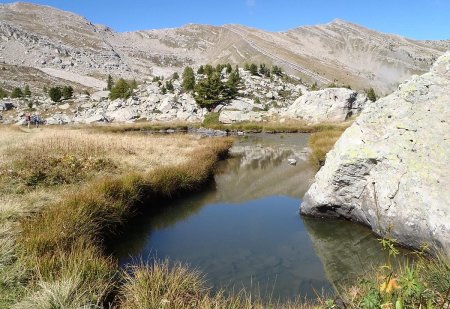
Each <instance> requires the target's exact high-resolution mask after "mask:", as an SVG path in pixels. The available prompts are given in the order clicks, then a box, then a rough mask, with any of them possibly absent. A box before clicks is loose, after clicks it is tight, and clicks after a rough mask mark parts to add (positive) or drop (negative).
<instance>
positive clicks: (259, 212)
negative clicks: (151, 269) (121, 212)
mask: <svg viewBox="0 0 450 309" xmlns="http://www.w3.org/2000/svg"><path fill="white" fill-rule="evenodd" d="M307 138H308V135H307V134H286V135H266V134H255V135H250V136H245V137H242V138H240V139H239V140H238V141H237V142H236V143H235V145H234V146H233V148H232V149H231V154H232V157H231V158H230V159H228V160H226V161H223V162H221V163H220V164H219V167H218V168H217V171H216V174H215V181H214V183H212V184H211V185H209V186H208V187H207V188H206V189H205V190H204V191H203V192H201V193H198V194H193V195H192V196H189V197H187V198H183V199H180V200H177V201H175V202H172V203H171V204H170V205H166V207H165V210H164V211H163V212H161V213H158V214H156V215H155V214H151V215H150V214H148V215H142V216H140V217H139V218H138V219H136V220H135V221H134V222H133V224H131V227H130V229H129V230H127V231H126V232H125V233H124V234H123V235H122V236H121V238H120V239H119V240H118V241H116V242H115V244H114V246H113V251H114V254H115V256H116V257H118V258H119V261H120V263H121V264H122V265H126V264H129V263H136V262H138V261H141V260H143V261H147V260H152V259H154V258H155V257H156V258H158V259H164V258H169V259H170V260H171V261H180V262H182V263H185V264H188V265H189V266H190V267H192V268H195V269H198V270H200V271H201V272H202V273H203V274H205V279H206V280H207V282H208V284H209V285H210V286H211V287H213V288H214V289H219V288H223V289H225V290H226V291H238V290H241V289H242V288H245V289H246V290H247V291H251V292H252V293H256V294H258V295H260V296H261V297H262V298H265V299H268V298H271V299H273V300H276V299H281V300H286V299H293V298H295V297H307V298H315V295H316V294H315V293H316V292H317V293H322V292H324V293H327V292H331V291H332V290H333V288H336V287H337V286H339V285H341V284H343V283H345V282H348V281H349V280H352V278H354V277H355V276H356V275H360V274H362V273H364V272H365V271H367V270H368V268H369V265H371V264H376V265H377V264H378V265H379V264H380V263H383V262H384V261H386V259H387V255H386V254H385V253H384V252H382V251H381V248H380V245H379V243H378V241H377V239H376V238H375V237H374V236H373V235H372V233H371V232H370V230H369V229H367V228H364V227H362V226H359V225H357V224H353V223H350V222H343V221H322V220H314V219H309V218H303V217H301V216H299V205H300V203H301V198H302V197H303V195H304V194H305V192H306V190H307V189H308V187H309V185H310V184H311V182H312V180H313V178H314V174H315V169H314V168H313V167H311V165H310V164H309V162H308V152H307V148H306V143H307ZM288 159H296V160H297V164H296V165H295V166H292V165H289V164H288ZM315 291H316V292H315Z"/></svg>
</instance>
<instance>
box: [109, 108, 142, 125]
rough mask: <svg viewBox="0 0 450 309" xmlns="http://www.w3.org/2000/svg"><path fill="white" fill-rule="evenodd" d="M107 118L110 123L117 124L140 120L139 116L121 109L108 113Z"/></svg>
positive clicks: (126, 109) (129, 110) (131, 111)
mask: <svg viewBox="0 0 450 309" xmlns="http://www.w3.org/2000/svg"><path fill="white" fill-rule="evenodd" d="M107 118H108V120H109V121H115V122H128V121H131V120H133V119H137V118H139V114H138V113H137V112H136V111H134V110H131V109H128V108H121V109H118V110H116V111H114V112H111V113H107Z"/></svg>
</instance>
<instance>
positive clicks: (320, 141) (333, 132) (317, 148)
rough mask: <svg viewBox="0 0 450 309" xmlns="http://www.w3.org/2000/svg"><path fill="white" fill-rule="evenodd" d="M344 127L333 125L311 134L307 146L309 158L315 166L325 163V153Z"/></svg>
mask: <svg viewBox="0 0 450 309" xmlns="http://www.w3.org/2000/svg"><path fill="white" fill-rule="evenodd" d="M345 129H346V128H345V127H335V128H333V129H325V130H323V131H319V132H316V133H313V134H311V136H310V138H309V140H308V146H309V148H310V149H311V155H310V160H311V162H312V163H313V164H314V165H315V166H317V167H320V166H322V165H324V164H325V157H326V155H327V153H328V152H329V151H330V150H331V148H333V146H334V144H335V143H336V141H337V140H338V139H339V137H340V136H341V135H342V133H343V132H344V131H345Z"/></svg>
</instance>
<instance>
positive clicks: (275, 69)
mask: <svg viewBox="0 0 450 309" xmlns="http://www.w3.org/2000/svg"><path fill="white" fill-rule="evenodd" d="M272 74H274V75H278V76H281V75H283V71H282V70H281V67H279V66H276V65H274V66H273V67H272Z"/></svg>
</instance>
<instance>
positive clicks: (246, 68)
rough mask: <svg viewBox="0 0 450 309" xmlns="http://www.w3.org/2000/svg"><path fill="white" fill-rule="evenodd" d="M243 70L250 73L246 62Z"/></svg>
mask: <svg viewBox="0 0 450 309" xmlns="http://www.w3.org/2000/svg"><path fill="white" fill-rule="evenodd" d="M244 70H246V71H250V64H248V63H247V62H246V63H245V65H244Z"/></svg>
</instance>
